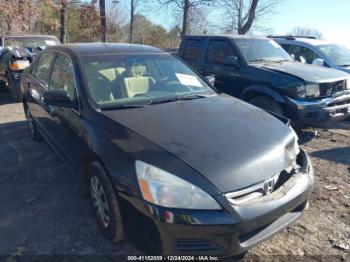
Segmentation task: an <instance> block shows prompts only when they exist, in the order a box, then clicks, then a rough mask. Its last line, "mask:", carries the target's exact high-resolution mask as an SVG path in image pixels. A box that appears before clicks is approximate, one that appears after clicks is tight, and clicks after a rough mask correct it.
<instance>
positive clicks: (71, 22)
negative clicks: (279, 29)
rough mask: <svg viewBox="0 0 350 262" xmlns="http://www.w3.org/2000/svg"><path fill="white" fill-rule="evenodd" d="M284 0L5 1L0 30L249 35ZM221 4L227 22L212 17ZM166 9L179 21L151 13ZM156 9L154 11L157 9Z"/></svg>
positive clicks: (66, 38)
mask: <svg viewBox="0 0 350 262" xmlns="http://www.w3.org/2000/svg"><path fill="white" fill-rule="evenodd" d="M279 1H280V0H0V35H11V34H29V33H31V34H50V35H56V36H58V37H59V38H60V39H61V41H62V42H63V43H65V42H94V41H102V42H105V41H111V42H132V43H140V44H149V45H154V46H158V47H177V46H178V45H179V42H180V40H181V36H182V35H185V34H205V33H239V34H246V33H248V32H249V31H250V30H251V29H252V28H254V26H255V25H256V22H257V21H261V19H262V18H264V16H265V15H266V14H267V13H269V14H271V11H272V10H273V9H274V8H275V7H276V6H277V4H278V2H279ZM217 8H221V10H223V11H224V14H225V15H224V16H222V17H223V18H222V20H221V21H216V22H214V23H213V22H210V21H208V14H209V13H210V12H212V11H214V10H216V9H217ZM155 9H157V11H158V10H164V12H167V13H168V14H169V16H170V17H171V18H170V20H171V19H173V20H174V21H175V23H173V24H174V25H173V26H170V28H169V24H166V25H162V24H154V23H153V22H151V21H150V20H149V19H148V18H147V17H148V16H152V14H153V13H154V10H155ZM152 12H153V13H152Z"/></svg>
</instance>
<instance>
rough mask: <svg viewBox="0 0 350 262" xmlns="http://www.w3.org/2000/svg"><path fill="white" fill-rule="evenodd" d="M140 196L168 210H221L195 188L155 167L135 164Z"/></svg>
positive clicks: (215, 203) (140, 162)
mask: <svg viewBox="0 0 350 262" xmlns="http://www.w3.org/2000/svg"><path fill="white" fill-rule="evenodd" d="M135 168H136V174H137V179H138V182H139V186H140V189H141V193H142V196H143V198H144V199H145V200H147V201H148V202H150V203H152V204H155V205H159V206H163V207H170V208H185V209H210V210H215V209H221V207H220V205H219V204H218V203H217V202H216V201H215V200H214V199H213V198H212V197H211V196H210V195H208V194H207V193H206V192H204V191H203V190H202V189H200V188H198V187H197V186H195V185H193V184H191V183H189V182H187V181H185V180H183V179H181V178H179V177H177V176H175V175H173V174H170V173H168V172H166V171H164V170H162V169H159V168H157V167H155V166H152V165H149V164H147V163H144V162H142V161H139V160H137V161H136V162H135Z"/></svg>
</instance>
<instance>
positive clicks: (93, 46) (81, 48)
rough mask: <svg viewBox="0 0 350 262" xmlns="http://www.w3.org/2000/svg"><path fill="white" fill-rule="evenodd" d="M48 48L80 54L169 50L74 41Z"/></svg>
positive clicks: (144, 52) (159, 51) (146, 52)
mask: <svg viewBox="0 0 350 262" xmlns="http://www.w3.org/2000/svg"><path fill="white" fill-rule="evenodd" d="M48 50H70V51H73V52H75V53H77V54H79V55H80V56H92V55H94V56H95V55H103V54H135V53H142V54H148V53H149V54H156V53H157V54H159V53H164V54H168V53H167V52H165V51H163V50H161V49H158V48H155V47H152V46H147V45H138V44H117V43H100V42H99V43H74V44H65V45H58V46H50V47H49V48H48Z"/></svg>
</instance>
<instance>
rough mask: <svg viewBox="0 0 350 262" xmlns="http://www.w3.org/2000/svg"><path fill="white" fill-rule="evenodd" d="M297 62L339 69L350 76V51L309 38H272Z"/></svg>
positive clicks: (340, 46)
mask: <svg viewBox="0 0 350 262" xmlns="http://www.w3.org/2000/svg"><path fill="white" fill-rule="evenodd" d="M270 37H271V38H273V39H274V40H275V41H276V42H277V43H279V44H280V45H281V46H282V47H283V48H284V49H285V50H286V51H287V52H288V53H289V54H290V55H291V56H292V57H293V58H294V59H295V60H296V61H299V62H302V63H308V64H314V65H319V66H324V67H330V68H334V69H338V70H341V71H344V72H346V73H349V74H350V50H349V49H348V48H346V47H344V46H342V45H339V44H335V43H332V42H328V41H326V40H321V39H316V38H315V37H308V36H270Z"/></svg>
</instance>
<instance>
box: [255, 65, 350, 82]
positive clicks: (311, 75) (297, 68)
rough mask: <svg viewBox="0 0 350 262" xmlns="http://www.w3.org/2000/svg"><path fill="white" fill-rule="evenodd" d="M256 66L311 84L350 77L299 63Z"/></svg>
mask: <svg viewBox="0 0 350 262" xmlns="http://www.w3.org/2000/svg"><path fill="white" fill-rule="evenodd" d="M254 66H256V67H262V68H265V69H268V70H273V71H277V72H279V73H285V74H288V75H291V76H296V77H298V78H300V79H302V80H304V81H305V82H309V83H324V82H333V81H338V80H343V79H346V78H349V76H348V75H347V74H346V73H344V72H341V71H339V70H335V69H331V68H325V67H321V66H315V65H309V64H303V63H299V62H294V61H293V62H280V63H278V62H269V63H255V64H254Z"/></svg>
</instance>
